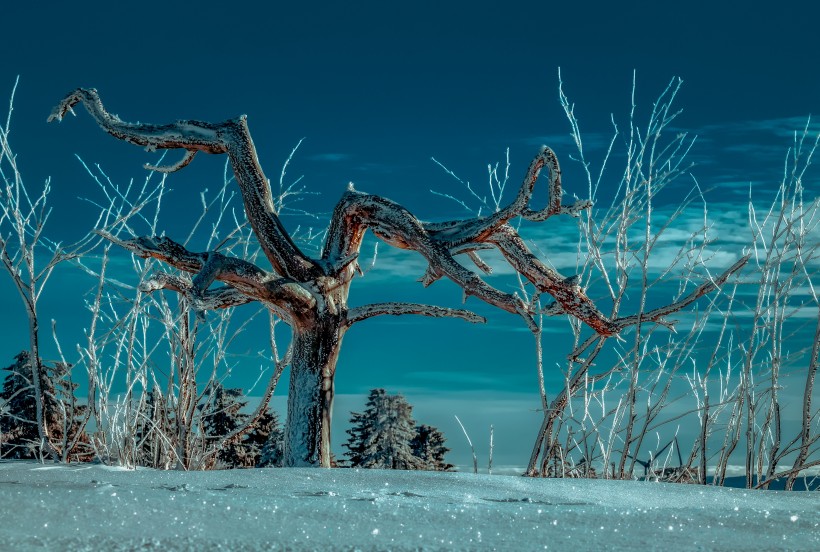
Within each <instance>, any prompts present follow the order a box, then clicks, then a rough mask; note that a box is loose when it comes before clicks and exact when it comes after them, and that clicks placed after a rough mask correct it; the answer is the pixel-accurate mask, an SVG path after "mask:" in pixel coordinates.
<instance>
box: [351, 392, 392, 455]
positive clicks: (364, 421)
mask: <svg viewBox="0 0 820 552" xmlns="http://www.w3.org/2000/svg"><path fill="white" fill-rule="evenodd" d="M385 394H386V391H385V390H384V389H371V390H370V395H369V396H368V397H367V403H366V406H365V411H364V412H363V413H361V412H351V413H350V429H348V430H346V431H345V433H347V434H348V435H349V437H348V439H347V443H345V444H344V445H342V446H344V447H345V448H346V449H347V452H345V456H347V458H348V462H349V463H350V467H352V468H358V467H361V466H362V454H363V453H364V442H365V440H367V438H368V436H369V435H370V432H371V431H372V428H373V425H374V423H375V416H376V405H377V404H380V403H381V401H382V400H383V397H384V396H385Z"/></svg>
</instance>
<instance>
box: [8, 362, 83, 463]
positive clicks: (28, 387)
mask: <svg viewBox="0 0 820 552" xmlns="http://www.w3.org/2000/svg"><path fill="white" fill-rule="evenodd" d="M3 370H4V371H6V372H7V374H6V378H5V380H4V381H3V390H2V392H0V409H1V410H0V457H5V458H16V459H23V458H37V457H38V454H37V449H38V448H39V441H40V438H39V435H38V432H37V424H36V421H35V420H36V417H37V414H36V408H37V406H36V402H35V397H34V386H33V385H32V382H31V360H30V357H29V353H28V352H27V351H23V352H21V353H20V354H18V355H17V356H16V357H15V363H14V364H12V365H11V366H9V367H8V368H4V369H3ZM70 371H71V365H68V364H64V363H60V362H58V363H56V364H54V365H46V364H45V363H43V371H42V374H41V378H40V389H41V390H42V393H43V421H44V425H45V429H46V434H47V436H48V439H49V442H50V443H51V445H52V446H53V447H54V448H55V449H56V450H57V451H58V452H59V453H60V454H62V453H63V445H64V442H65V443H67V444H68V446H72V445H74V447H73V449H72V450H71V452H70V454H69V455H68V459H69V460H74V461H81V460H89V459H90V458H91V454H90V451H87V450H83V448H84V447H83V445H85V444H87V443H88V442H89V439H88V436H87V435H86V434H85V431H84V428H82V427H81V425H82V418H83V416H84V414H85V411H86V407H85V406H84V405H79V404H77V401H76V398H75V396H74V393H75V391H76V389H77V384H76V383H73V382H71V380H70V379H69V378H68V376H69V374H70ZM66 430H67V432H68V435H67V438H66V439H64V437H65V436H66ZM75 441H76V445H75Z"/></svg>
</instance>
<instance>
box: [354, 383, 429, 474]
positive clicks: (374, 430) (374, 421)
mask: <svg viewBox="0 0 820 552" xmlns="http://www.w3.org/2000/svg"><path fill="white" fill-rule="evenodd" d="M412 413H413V407H412V406H410V405H409V404H408V403H407V401H406V400H405V399H404V397H403V396H401V395H388V394H387V393H386V392H385V391H384V389H373V390H372V391H371V392H370V396H369V397H368V400H367V407H366V408H365V411H364V413H362V414H358V413H353V417H352V419H351V423H352V425H353V427H352V428H351V429H350V430H348V435H350V438H349V439H348V442H347V444H346V445H345V446H346V448H347V449H348V452H347V453H346V455H347V456H348V458H350V464H351V466H352V467H362V468H382V469H396V470H414V469H420V468H422V466H423V464H422V462H421V461H420V460H419V459H418V458H416V457H415V456H414V455H413V451H412V449H411V448H410V441H411V440H412V439H413V438H414V437H415V435H416V428H415V425H416V423H415V421H413V417H412Z"/></svg>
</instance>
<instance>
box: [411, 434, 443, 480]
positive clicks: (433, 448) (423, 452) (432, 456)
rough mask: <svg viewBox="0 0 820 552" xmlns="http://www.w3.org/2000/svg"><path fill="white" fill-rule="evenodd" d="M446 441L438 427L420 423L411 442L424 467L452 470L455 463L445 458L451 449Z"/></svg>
mask: <svg viewBox="0 0 820 552" xmlns="http://www.w3.org/2000/svg"><path fill="white" fill-rule="evenodd" d="M445 441H446V439H445V438H444V434H443V433H442V432H441V431H439V430H438V429H437V428H435V427H433V426H428V425H420V426H419V427H418V429H417V430H416V436H415V437H414V438H413V440H412V441H411V442H410V448H411V449H412V450H413V454H414V455H415V456H416V457H417V458H418V459H419V460H421V463H422V465H423V466H424V467H423V469H425V470H431V471H451V470H452V469H453V465H452V464H448V463H447V462H446V461H445V460H444V455H445V454H447V453H448V452H450V449H449V448H447V447H445V446H444V443H445Z"/></svg>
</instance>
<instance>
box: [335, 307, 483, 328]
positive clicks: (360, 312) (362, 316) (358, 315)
mask: <svg viewBox="0 0 820 552" xmlns="http://www.w3.org/2000/svg"><path fill="white" fill-rule="evenodd" d="M403 314H419V315H421V316H432V317H434V318H444V317H450V318H461V319H463V320H466V321H467V322H472V323H473V324H483V323H484V322H486V321H487V319H486V318H484V317H483V316H479V315H477V314H475V313H473V312H471V311H468V310H463V309H449V308H444V307H436V306H433V305H422V304H419V303H373V304H370V305H364V306H362V307H355V308H352V309H350V310H349V311H348V312H347V325H348V326H352V325H353V324H355V323H356V322H361V321H362V320H367V319H368V318H372V317H374V316H382V315H390V316H401V315H403Z"/></svg>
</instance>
